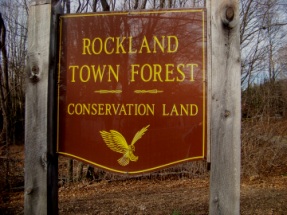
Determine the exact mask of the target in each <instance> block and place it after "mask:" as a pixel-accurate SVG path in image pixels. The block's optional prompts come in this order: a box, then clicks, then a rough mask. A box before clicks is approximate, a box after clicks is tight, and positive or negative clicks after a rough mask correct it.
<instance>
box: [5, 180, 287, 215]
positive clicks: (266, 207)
mask: <svg viewBox="0 0 287 215" xmlns="http://www.w3.org/2000/svg"><path fill="white" fill-rule="evenodd" d="M286 186H287V176H286V175H285V176H273V177H265V178H260V177H259V178H253V177H252V178H250V179H243V180H242V185H241V214H262V215H263V214H264V215H268V214H270V215H271V214H278V215H279V214H281V215H283V214H287V187H286ZM208 193H209V181H208V177H207V176H206V177H201V178H194V179H184V178H181V179H170V180H163V181H161V180H147V179H145V180H127V181H113V182H107V181H102V182H99V183H96V182H93V183H88V182H79V183H74V184H73V186H63V187H61V188H60V189H59V212H60V213H59V214H63V215H64V214H66V215H70V214H173V215H179V214H208ZM1 208H2V214H22V211H23V192H22V191H21V192H13V193H10V194H9V200H8V201H6V202H5V203H4V202H2V204H1Z"/></svg>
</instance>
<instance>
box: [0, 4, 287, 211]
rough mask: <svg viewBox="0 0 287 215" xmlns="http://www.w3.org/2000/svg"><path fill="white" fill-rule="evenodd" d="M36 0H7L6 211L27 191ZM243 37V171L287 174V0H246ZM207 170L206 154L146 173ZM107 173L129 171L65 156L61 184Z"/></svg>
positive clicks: (1, 151) (2, 57)
mask: <svg viewBox="0 0 287 215" xmlns="http://www.w3.org/2000/svg"><path fill="white" fill-rule="evenodd" d="M30 2H31V1H28V0H0V48H1V52H0V62H1V64H0V130H1V135H0V192H1V193H2V192H3V193H8V194H7V196H8V197H7V198H6V197H4V196H6V195H1V197H0V214H1V211H7V210H8V209H7V207H9V204H8V203H7V202H9V199H11V198H10V197H9V196H10V194H9V193H11V192H15V191H19V192H23V184H24V183H23V181H24V167H23V156H24V155H23V148H24V127H25V122H24V118H25V117H24V114H25V82H26V79H27V72H25V61H26V57H27V29H28V28H27V24H28V23H27V18H28V15H29V3H30ZM60 3H61V5H62V8H63V9H64V13H87V12H100V11H127V10H146V9H153V10H154V9H162V8H191V7H195V8H201V7H205V4H206V2H205V0H123V1H115V0H60ZM240 45H241V86H242V134H241V139H242V153H241V154H242V171H241V172H242V178H243V179H244V178H248V179H252V180H253V179H258V178H260V177H267V176H268V177H269V176H272V175H275V176H279V175H280V176H286V175H287V158H286V157H287V156H286V155H287V2H286V1H285V0H240ZM202 175H203V176H206V175H208V171H207V164H206V162H205V161H200V162H192V163H187V164H182V165H179V166H175V167H172V168H169V169H166V170H163V171H160V172H156V173H151V174H150V175H149V176H143V177H146V178H149V179H150V178H154V179H156V178H158V177H160V178H161V179H162V178H164V179H170V178H174V177H176V178H182V177H186V178H194V177H195V176H202ZM103 180H106V181H107V180H108V181H113V180H115V181H116V180H124V178H123V177H120V176H116V175H113V174H111V173H108V172H104V171H102V170H99V169H96V168H94V167H92V166H88V165H86V164H83V163H81V162H77V161H75V160H72V159H67V158H64V157H60V158H59V184H60V186H65V185H66V186H68V185H69V184H71V183H79V182H83V181H92V182H97V181H103ZM11 195H12V194H11ZM286 198H287V196H286ZM286 200H287V199H286ZM7 204H8V206H7ZM2 205H3V206H2ZM285 209H286V208H285ZM285 212H287V209H286V211H285ZM3 213H4V212H3ZM12 214H13V213H12Z"/></svg>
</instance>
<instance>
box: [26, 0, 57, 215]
mask: <svg viewBox="0 0 287 215" xmlns="http://www.w3.org/2000/svg"><path fill="white" fill-rule="evenodd" d="M59 5H60V4H57V1H53V0H34V1H31V3H30V5H29V21H28V53H27V65H26V73H27V84H26V103H25V193H24V214H27V215H28V214H29V215H34V214H35V215H44V214H53V215H54V214H58V158H57V154H56V143H55V140H56V129H55V126H54V122H55V119H56V116H55V113H56V111H55V110H56V105H55V98H56V90H55V85H56V82H55V81H56V73H57V14H58V13H59V12H60V6H59Z"/></svg>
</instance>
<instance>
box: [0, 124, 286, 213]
mask: <svg viewBox="0 0 287 215" xmlns="http://www.w3.org/2000/svg"><path fill="white" fill-rule="evenodd" d="M262 124H263V125H265V124H264V123H262ZM278 128H282V129H281V131H280V130H279V129H278ZM286 128H287V121H284V122H280V124H279V123H277V122H276V124H272V125H270V126H268V127H267V126H264V127H263V126H262V125H259V126H257V127H256V126H255V125H253V124H250V125H249V124H244V126H243V131H249V130H251V129H252V133H251V134H252V135H250V134H248V132H244V135H242V145H243V147H242V177H241V203H240V204H241V214H250V215H253V214H260V215H269V214H270V215H271V214H278V215H285V214H287V139H286V133H287V129H286ZM279 131H280V132H281V133H278V132H279ZM245 134H246V135H245ZM247 134H248V135H247ZM282 134H283V135H282ZM277 135H280V136H281V138H277ZM282 136H283V137H282ZM1 150H2V151H1ZM9 155H10V157H13V159H11V161H10V165H11V167H10V172H9V177H10V179H13V180H12V181H11V183H10V192H8V190H7V189H6V191H4V189H3V185H4V184H5V180H4V178H5V177H4V176H5V172H3V170H4V169H5V162H3V161H5V149H4V148H0V194H1V195H0V215H2V214H3V215H4V214H23V165H22V166H21V165H20V163H21V161H22V162H23V157H24V156H23V146H13V147H12V148H11V149H10V152H9ZM66 164H67V159H66V158H61V159H60V165H59V168H60V171H59V180H60V183H61V184H60V188H59V214H61V215H62V214H63V215H71V214H89V215H90V214H102V215H103V214H116V215H118V214H131V215H133V214H152V215H154V214H156V215H159V214H164V215H165V214H171V215H183V214H189V215H191V214H208V205H209V173H208V172H206V171H205V172H203V174H202V173H200V172H202V169H204V168H203V166H204V165H201V164H200V165H201V166H200V165H197V166H193V167H192V168H190V169H188V168H189V167H188V165H187V166H185V167H184V168H183V167H180V168H182V169H173V173H176V174H173V175H168V174H166V173H167V172H164V173H165V175H164V177H161V176H154V177H142V178H137V179H135V178H134V179H125V178H121V177H114V176H111V175H105V176H104V177H102V178H101V180H100V181H99V182H97V181H95V180H94V181H88V180H83V181H81V182H75V183H71V184H70V185H68V184H67V183H65V181H66V179H67V173H66V172H65V171H67V166H66ZM76 164H77V163H76ZM75 167H76V165H75ZM187 167H188V168H187ZM195 167H196V168H195ZM85 168H86V167H85ZM12 170H13V171H12ZM174 170H180V171H178V172H176V171H174ZM192 171H193V172H192ZM183 172H185V173H188V174H183ZM194 173H195V174H194ZM75 174H76V173H75Z"/></svg>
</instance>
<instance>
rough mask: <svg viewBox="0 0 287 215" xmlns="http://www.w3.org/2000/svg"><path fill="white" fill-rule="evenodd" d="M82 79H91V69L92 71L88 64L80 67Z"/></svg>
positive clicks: (82, 80)
mask: <svg viewBox="0 0 287 215" xmlns="http://www.w3.org/2000/svg"><path fill="white" fill-rule="evenodd" d="M84 73H85V74H86V77H84ZM79 76H80V80H81V82H87V81H89V79H90V76H91V71H90V67H89V66H88V65H83V66H82V67H81V69H80V74H79Z"/></svg>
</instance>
